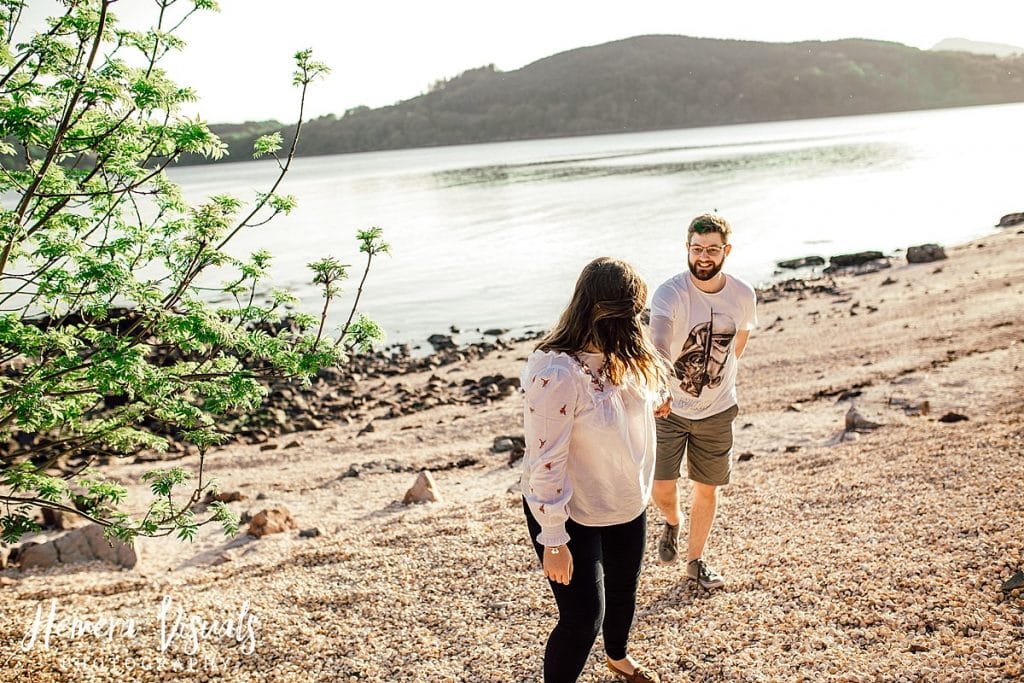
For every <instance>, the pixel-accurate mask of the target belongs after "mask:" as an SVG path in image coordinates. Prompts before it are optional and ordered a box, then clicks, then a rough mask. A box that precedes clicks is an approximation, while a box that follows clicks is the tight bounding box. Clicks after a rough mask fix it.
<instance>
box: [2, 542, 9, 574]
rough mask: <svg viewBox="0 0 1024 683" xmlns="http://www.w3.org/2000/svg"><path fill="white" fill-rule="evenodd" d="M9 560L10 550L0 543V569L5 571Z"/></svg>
mask: <svg viewBox="0 0 1024 683" xmlns="http://www.w3.org/2000/svg"><path fill="white" fill-rule="evenodd" d="M10 558H11V549H10V547H9V546H8V545H7V544H5V543H0V569H7V564H8V561H9V560H10Z"/></svg>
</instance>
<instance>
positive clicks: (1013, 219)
mask: <svg viewBox="0 0 1024 683" xmlns="http://www.w3.org/2000/svg"><path fill="white" fill-rule="evenodd" d="M1020 223H1024V211H1019V212H1017V213H1008V214H1006V215H1005V216H1003V217H1002V218H1000V219H999V222H998V223H996V227H997V228H1008V227H1010V226H1011V225H1018V224H1020Z"/></svg>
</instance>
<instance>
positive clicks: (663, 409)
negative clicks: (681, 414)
mask: <svg viewBox="0 0 1024 683" xmlns="http://www.w3.org/2000/svg"><path fill="white" fill-rule="evenodd" d="M671 412H672V397H671V396H669V397H668V398H666V399H665V402H664V403H662V404H661V405H660V406H658V407H657V408H655V409H654V417H665V416H666V415H668V414H669V413H671Z"/></svg>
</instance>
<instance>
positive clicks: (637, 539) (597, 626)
mask: <svg viewBox="0 0 1024 683" xmlns="http://www.w3.org/2000/svg"><path fill="white" fill-rule="evenodd" d="M523 509H524V510H525V511H526V526H527V528H529V530H530V540H531V541H532V542H533V547H534V549H535V550H536V551H537V557H538V558H540V560H541V564H543V562H544V546H542V545H540V544H539V543H537V540H536V539H537V534H539V533H540V525H539V524H538V523H537V520H536V519H534V518H533V514H532V513H531V512H530V508H529V506H528V505H527V504H526V501H525V500H524V501H523ZM565 530H566V531H567V532H568V533H569V537H570V540H569V552H570V553H572V562H573V572H572V578H571V579H570V580H569V585H568V586H566V585H564V584H561V583H554V582H553V581H548V584H549V585H550V586H551V592H552V593H554V594H555V602H556V603H557V604H558V623H557V624H555V628H554V629H553V630H552V631H551V635H550V636H548V643H547V647H545V648H544V683H572V682H573V681H575V680H576V679H577V678H579V675H580V672H581V671H583V667H584V666H585V665H586V663H587V658H588V657H589V656H590V648H591V647H593V645H594V640H595V639H596V638H597V633H598V631H599V630H600V631H603V633H604V651H605V653H606V654H607V655H608V657H609V658H611V659H623V658H625V656H626V641H627V640H628V639H629V629H630V627H631V626H632V625H633V612H634V611H635V610H636V587H637V582H638V580H639V578H640V564H641V562H642V560H643V555H644V544H645V542H646V540H647V515H646V513H641V514H640V516H639V517H637V518H636V519H634V520H633V521H631V522H626V523H624V524H615V525H613V526H583V525H582V524H577V523H576V522H574V521H572V520H571V519H570V520H569V521H567V522H566V524H565Z"/></svg>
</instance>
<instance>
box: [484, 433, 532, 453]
mask: <svg viewBox="0 0 1024 683" xmlns="http://www.w3.org/2000/svg"><path fill="white" fill-rule="evenodd" d="M517 447H518V448H526V437H522V436H496V437H494V445H493V446H491V451H493V452H494V453H505V452H507V451H512V450H515V449H516V448H517Z"/></svg>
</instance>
